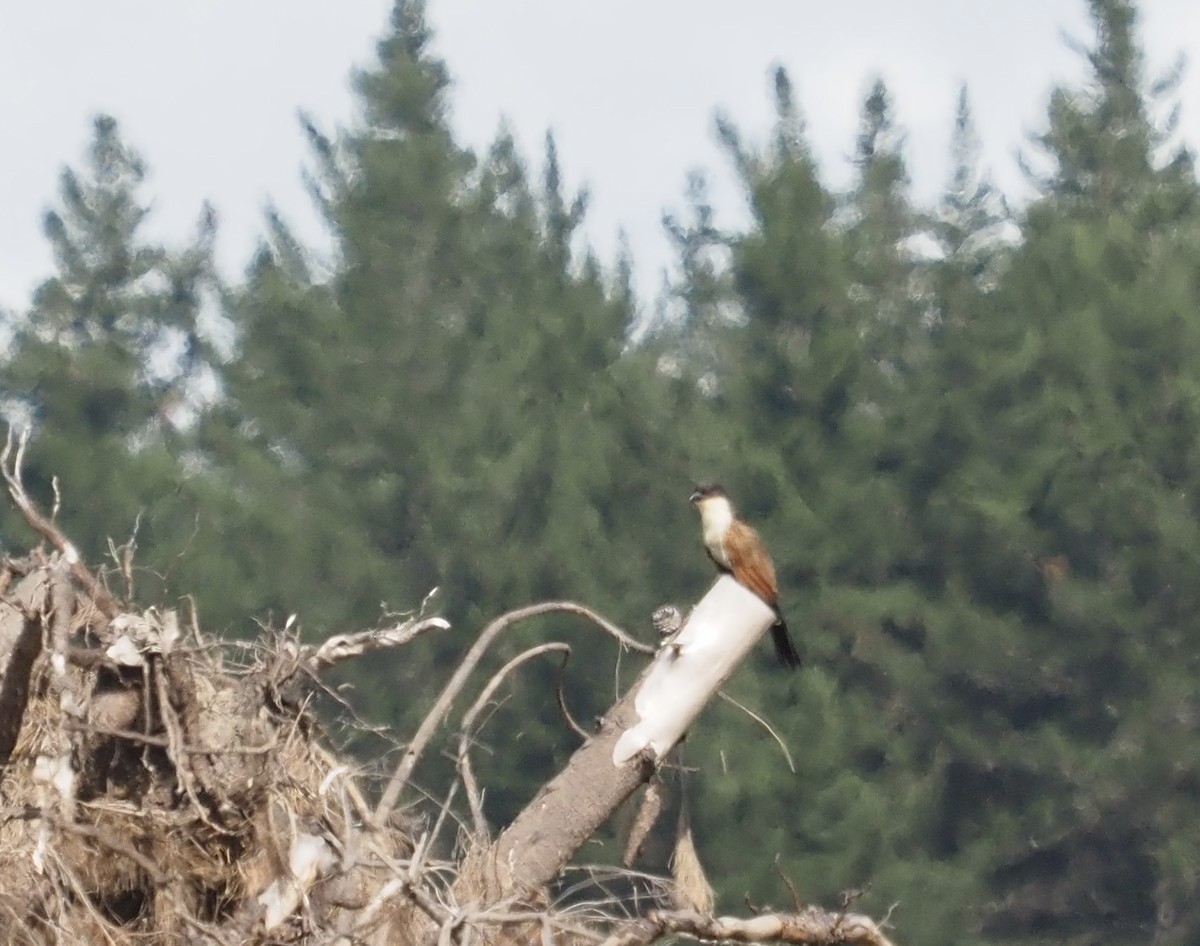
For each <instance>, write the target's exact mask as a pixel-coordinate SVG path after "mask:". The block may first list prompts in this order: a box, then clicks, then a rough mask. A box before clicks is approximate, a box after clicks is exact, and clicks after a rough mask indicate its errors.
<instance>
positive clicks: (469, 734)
mask: <svg viewBox="0 0 1200 946" xmlns="http://www.w3.org/2000/svg"><path fill="white" fill-rule="evenodd" d="M549 653H560V654H562V655H563V662H564V663H565V662H566V660H567V658H569V657H570V655H571V648H570V647H569V646H567V645H566V644H562V643H558V642H557V641H552V642H550V643H548V644H540V645H539V646H537V647H531V648H530V649H529V650H527V651H525V652H524V653H521V654H518V655H517V656H516V657H514V658H513V659H512V660H510V661H509V662H508V663H506V664H505V665H504V666H503V667H501V668H500V669H499V670H497V671H496V673H495V674H493V676H492V679H490V680H489V681H488V682H487V686H485V687H484V688H483V691H482V692H481V693H480V694H479V696H478V697H477V698H476V700H475V702H474V703H473V704H471V708H470V709H469V710H467V712H466V715H465V716H463V721H462V725H461V727H460V728H459V735H458V774H459V777H460V778H461V779H462V783H463V787H464V788H465V789H466V790H467V799H468V801H469V803H470V805H471V817H472V819H473V820H474V822H475V835H476V837H478V838H485V837H487V833H488V832H487V819H486V818H485V817H484V815H483V798H482V793H481V792H480V791H479V785H478V783H477V782H476V781H475V773H474V771H472V769H471V742H472V741H473V739H474V737H475V729H474V727H475V719H476V717H478V716H479V714H480V712H481V711H482V710H483V708H484V707H485V706H487V705H488V702H489V701H490V700H491V699H492V696H493V695H495V693H496V690H498V689H499V688H500V685H501V684H502V683H503V682H504V681H505V679H506V678H507V677H508V675H509V674H510V673H512V672H513V671H514V670H516V669H517V667H519V666H521V665H522V664H524V663H527V662H529V661H530V660H533V659H534V658H536V657H540V656H541V655H542V654H549Z"/></svg>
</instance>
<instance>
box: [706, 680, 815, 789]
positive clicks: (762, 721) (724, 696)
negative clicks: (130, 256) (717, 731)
mask: <svg viewBox="0 0 1200 946" xmlns="http://www.w3.org/2000/svg"><path fill="white" fill-rule="evenodd" d="M717 696H719V697H720V698H721V699H723V700H724V701H725V702H726V703H732V704H733V705H734V706H736V707H737V708H738V709H740V710H741V711H742V712H743V713H745V714H746V715H747V716H749V717H750V718H751V719H752V720H754V721H755V722H756V723H758V724H759V725H760V726H762V728H763V729H765V730H766V731H767V732H769V733H770V734H771V738H772V739H774V740H775V742H776V743H777V744H778V745H779V748H780V749H781V750H783V757H784V758H785V759H786V760H787V764H788V768H789V769H791V771H792V774H793V775H795V774H796V763H795V762H793V761H792V754H791V753H790V752H788V747H787V746H786V745H784V742H783V740H782V739H780V738H779V733H777V732H775V730H774V729H772V728H771V724H770V723H768V722H767V721H766V720H765V719H763V718H762V717H761V716H759V715H758V713H756V712H754V710H752V709H750V707H748V706H746V705H744V704H742V703H739V702H738V701H737V700H735V699H734V698H733V697H732V696H730V695H729V694H728V693H726V692H725V691H724V690H718V691H717Z"/></svg>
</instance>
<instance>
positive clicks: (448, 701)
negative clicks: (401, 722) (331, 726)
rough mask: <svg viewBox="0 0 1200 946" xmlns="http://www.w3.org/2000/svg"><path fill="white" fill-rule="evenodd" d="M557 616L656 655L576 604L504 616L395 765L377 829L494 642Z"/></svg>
mask: <svg viewBox="0 0 1200 946" xmlns="http://www.w3.org/2000/svg"><path fill="white" fill-rule="evenodd" d="M554 613H566V614H578V615H579V616H581V617H584V618H587V619H588V620H589V621H591V622H592V623H593V624H595V625H596V626H597V627H599V628H600V629H601V630H603V631H605V632H606V633H608V634H610V635H612V636H613V637H615V638H616V639H617V640H618V641H619V642H620V644H621V645H622V646H623V647H627V648H628V649H630V650H634V651H637V652H639V653H643V654H652V653H654V648H653V647H650V646H649V645H647V644H643V643H641V642H640V641H637V640H634V639H633V638H632V637H630V636H629V635H628V634H626V633H625V632H624V631H623V630H621V629H620V628H619V627H617V626H616V625H615V624H613V623H612V622H610V621H607V620H605V619H604V618H602V617H601V616H600V615H598V614H596V612H594V611H592V610H591V609H590V608H585V607H584V606H583V605H580V604H575V603H574V602H573V601H546V602H543V603H542V604H533V605H530V606H529V607H526V608H518V609H517V610H516V611H509V612H508V613H507V614H502V615H501V616H500V617H498V618H496V620H494V621H492V623H491V624H489V625H488V626H487V627H485V628H484V629H483V633H481V634H480V635H479V637H477V638H476V639H475V643H474V644H472V645H471V648H470V650H468V651H467V653H466V655H465V656H464V657H463V659H462V660H461V661H460V662H459V664H458V666H457V667H456V668H455V670H454V674H453V675H452V676H451V677H450V680H449V682H447V684H446V686H445V688H444V689H443V690H442V692H441V695H440V696H439V697H438V698H437V702H436V703H434V704H433V708H432V709H431V710H430V711H429V713H428V714H427V715H426V716H425V719H424V720H422V722H421V725H420V727H418V729H417V733H416V735H415V736H413V738H412V741H411V742H410V743H409V744H408V746H407V748H405V750H404V753H403V755H401V757H400V761H399V762H398V763H397V765H396V770H395V772H393V773H392V777H391V780H390V781H389V782H388V784H387V788H385V789H384V792H383V797H382V798H380V800H379V804H378V805H376V806H375V811H374V813H373V814H372V816H371V823H372V824H373V825H374V826H375V827H381V826H382V825H384V824H386V823H387V820H388V818H389V817H390V816H391V814H392V812H393V811H394V810H395V808H396V804H397V803H398V802H399V800H400V793H401V792H403V791H404V787H405V786H406V785H407V784H408V780H409V777H410V776H411V775H412V771H413V769H414V768H416V765H417V762H418V761H420V758H421V755H422V754H423V753H424V752H425V749H426V748H427V747H428V745H429V742H430V740H431V739H433V736H434V733H435V732H437V729H438V727H439V726H440V725H441V724H442V722H443V720H445V718H446V715H447V714H448V713H449V712H450V709H451V707H452V706H453V705H454V701H455V699H456V698H457V697H458V695H459V693H461V692H462V689H463V687H464V686H465V685H466V682H467V679H468V678H469V677H470V675H471V673H472V672H473V671H474V670H475V668H476V667H477V666H479V662H480V660H482V659H483V655H484V654H486V653H487V649H488V648H489V647H490V646H491V645H492V642H493V641H494V640H495V639H496V638H497V637H498V636H499V635H500V634H501V632H503V631H504V630H505V629H507V628H509V627H511V626H512V625H514V624H516V623H518V622H520V621H527V620H529V619H530V618H534V617H538V616H540V615H543V614H554Z"/></svg>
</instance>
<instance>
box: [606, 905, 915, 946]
mask: <svg viewBox="0 0 1200 946" xmlns="http://www.w3.org/2000/svg"><path fill="white" fill-rule="evenodd" d="M673 935H680V936H689V937H691V938H693V939H698V940H705V941H709V942H715V941H720V942H733V943H768V942H770V943H791V944H796V946H818V944H819V946H828V944H830V943H845V944H848V946H894V944H893V943H892V941H891V940H890V939H888V938H887V936H885V935H884V934H883V931H882V930H880V928H879V926H878V924H876V923H875V921H874V920H872V919H871V918H870V917H867V916H863V915H862V914H858V913H830V912H829V911H827V910H822V909H820V908H818V907H809V908H808V909H806V910H803V911H801V912H800V913H763V914H761V915H759V916H756V917H752V918H750V919H742V918H739V917H727V916H725V917H714V916H703V915H701V914H699V913H694V912H692V911H689V910H678V911H667V910H655V911H653V912H651V913H650V914H649V915H648V916H647V917H646V918H645V919H643V920H638V921H636V922H634V923H631V924H629V926H627V927H626V928H625V929H624V930H622V931H621V932H618V933H614V934H613V935H612V936H610V937H609V938H608V939H606V940H605V941H604V944H603V946H648V944H650V943H653V942H655V941H656V940H658V939H661V938H662V937H664V936H673Z"/></svg>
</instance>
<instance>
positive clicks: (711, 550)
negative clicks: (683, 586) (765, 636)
mask: <svg viewBox="0 0 1200 946" xmlns="http://www.w3.org/2000/svg"><path fill="white" fill-rule="evenodd" d="M691 503H692V505H693V506H695V507H696V508H697V509H698V510H699V511H700V526H701V529H702V530H703V533H704V550H705V551H706V552H708V557H709V558H711V559H712V560H713V564H715V565H716V566H717V569H718V570H719V571H722V572H725V573H726V574H729V575H732V576H733V578H734V580H735V581H736V582H737V583H738V584H739V585H742V586H743V587H744V588H748V589H749V590H750V591H753V592H754V593H755V594H756V595H758V596H759V597H760V598H762V600H763V601H765V602H766V603H767V604H768V605H770V606H771V607H772V608H773V609H774V611H775V624H774V625H772V627H771V639H772V640H773V641H774V642H775V653H776V655H777V656H778V657H779V661H780V663H782V664H783V665H784V666H785V667H790V668H792V669H795V668H796V667H799V666H800V654H799V653H797V651H796V644H795V643H794V642H793V641H792V635H791V634H789V633H788V628H787V624H785V623H784V620H783V615H782V614H781V613H780V612H779V589H778V587H777V586H776V584H775V565H774V564H773V563H772V562H771V556H770V555H768V554H767V547H766V546H765V545H764V544H763V540H762V539H761V538H759V535H758V533H757V532H755V531H754V529H752V528H751V527H750V526H749V525H747V524H746V523H745V522H744V521H743V520H741V519H739V518H738V515H737V513H736V512H735V511H734V508H733V503H731V502H730V501H729V496H728V495H727V494H726V492H725V490H724V489H723V488H722V487H720V486H717V485H716V484H715V483H706V484H703V485H701V486H697V487H696V489H695V491H694V492H693V493H692V495H691Z"/></svg>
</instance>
